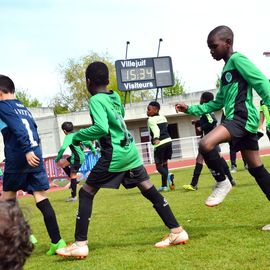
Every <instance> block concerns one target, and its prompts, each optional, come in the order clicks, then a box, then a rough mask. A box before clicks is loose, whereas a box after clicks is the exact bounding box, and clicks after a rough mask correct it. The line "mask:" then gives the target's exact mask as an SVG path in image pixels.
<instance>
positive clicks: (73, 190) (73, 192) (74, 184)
mask: <svg viewBox="0 0 270 270" xmlns="http://www.w3.org/2000/svg"><path fill="white" fill-rule="evenodd" d="M70 187H71V197H72V198H74V197H76V193H77V178H73V179H71V180H70Z"/></svg>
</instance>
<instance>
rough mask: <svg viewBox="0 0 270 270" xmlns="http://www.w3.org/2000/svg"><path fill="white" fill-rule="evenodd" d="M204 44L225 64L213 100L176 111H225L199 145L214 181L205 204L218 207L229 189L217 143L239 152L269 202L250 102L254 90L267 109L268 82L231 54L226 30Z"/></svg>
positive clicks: (268, 179)
mask: <svg viewBox="0 0 270 270" xmlns="http://www.w3.org/2000/svg"><path fill="white" fill-rule="evenodd" d="M207 44H208V47H209V49H210V53H211V55H212V57H213V58H214V59H216V60H217V61H220V60H224V61H225V66H224V67H223V71H222V76H221V85H220V89H219V91H218V93H217V95H216V98H215V100H213V101H210V102H208V103H204V104H201V105H193V106H187V105H186V104H185V103H182V102H180V103H178V104H177V105H176V111H178V112H186V113H188V114H192V115H197V116H199V115H203V114H206V113H210V112H213V111H218V110H220V109H222V108H223V107H224V108H225V116H226V119H225V120H224V121H223V122H222V123H221V124H220V125H219V126H217V127H216V128H215V129H213V130H212V131H211V132H210V133H208V134H207V135H206V136H205V137H204V138H203V139H202V140H201V141H200V144H199V149H200V152H201V153H202V155H203V157H204V160H205V162H206V164H207V166H208V167H209V169H210V170H211V172H212V175H213V177H214V178H215V179H216V181H217V184H216V187H215V188H214V190H213V193H212V194H211V195H210V196H209V197H208V198H207V200H206V202H205V203H206V205H207V206H216V205H218V204H220V203H221V202H222V201H223V200H224V199H225V197H226V196H227V194H228V193H229V192H230V190H231V188H232V186H231V183H230V181H229V180H228V179H227V178H226V177H225V175H224V170H223V167H222V162H221V158H220V156H219V154H218V152H217V151H216V149H215V146H216V145H218V144H219V143H221V142H229V141H231V142H232V144H233V147H234V148H235V150H236V151H237V150H240V151H241V154H242V156H243V158H244V160H245V161H246V162H247V164H248V170H249V172H250V174H251V175H252V176H253V177H254V178H255V180H256V181H257V183H258V185H259V186H260V188H261V189H262V191H263V192H264V193H265V195H266V197H267V198H268V200H270V175H269V173H268V171H267V170H266V169H265V168H264V166H263V164H262V162H261V159H260V155H259V151H258V150H259V147H258V137H257V130H258V126H259V115H258V111H257V109H256V107H255V106H254V104H253V100H252V89H253V88H254V89H255V90H256V92H257V93H258V94H259V95H260V97H261V98H262V99H263V101H264V102H265V104H266V105H267V107H268V108H270V84H269V81H268V79H267V78H266V77H265V76H264V75H263V74H262V73H261V71H260V70H259V69H258V68H257V67H256V66H255V65H254V64H253V63H251V62H250V61H249V60H248V59H247V58H246V57H245V56H244V55H242V54H240V53H238V52H234V51H233V32H232V30H231V29H230V28H229V27H227V26H218V27H216V28H215V29H213V30H212V31H211V32H210V33H209V35H208V38H207ZM269 228H270V226H269Z"/></svg>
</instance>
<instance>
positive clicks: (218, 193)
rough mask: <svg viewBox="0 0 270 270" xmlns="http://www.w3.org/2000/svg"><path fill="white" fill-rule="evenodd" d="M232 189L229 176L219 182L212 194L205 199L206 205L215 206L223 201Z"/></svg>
mask: <svg viewBox="0 0 270 270" xmlns="http://www.w3.org/2000/svg"><path fill="white" fill-rule="evenodd" d="M231 189H232V184H231V183H230V181H229V179H228V178H226V179H225V180H224V181H222V182H217V184H216V186H215V187H214V190H213V192H212V194H211V195H210V196H209V197H208V198H207V200H206V201H205V204H206V206H209V207H213V206H216V205H219V204H220V203H222V202H223V200H224V199H225V197H226V196H227V194H228V193H229V192H230V191H231Z"/></svg>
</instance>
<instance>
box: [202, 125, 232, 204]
mask: <svg viewBox="0 0 270 270" xmlns="http://www.w3.org/2000/svg"><path fill="white" fill-rule="evenodd" d="M230 140H231V135H230V133H229V131H228V130H227V128H225V127H224V126H223V125H219V126H218V127H216V128H215V129H213V130H212V131H211V132H209V133H208V134H207V135H206V136H205V137H203V138H202V140H201V141H200V143H199V152H200V153H201V154H202V155H203V158H204V161H205V163H206V165H207V166H208V168H209V169H210V171H211V173H212V175H213V177H214V178H215V180H216V181H217V184H216V186H215V188H214V190H213V192H212V193H211V195H210V196H209V197H208V198H207V200H206V201H205V204H206V206H209V207H212V206H216V205H218V204H220V203H221V202H222V201H223V200H224V199H225V197H226V196H227V194H228V193H229V192H230V190H231V188H232V185H231V183H230V181H229V180H228V179H227V178H226V176H225V174H224V168H223V165H222V160H221V158H220V155H219V152H218V150H217V148H216V146H217V145H218V144H220V143H222V142H228V141H230Z"/></svg>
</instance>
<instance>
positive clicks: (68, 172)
mask: <svg viewBox="0 0 270 270" xmlns="http://www.w3.org/2000/svg"><path fill="white" fill-rule="evenodd" d="M63 170H64V172H65V173H66V175H67V176H68V177H70V167H65V168H63Z"/></svg>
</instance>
